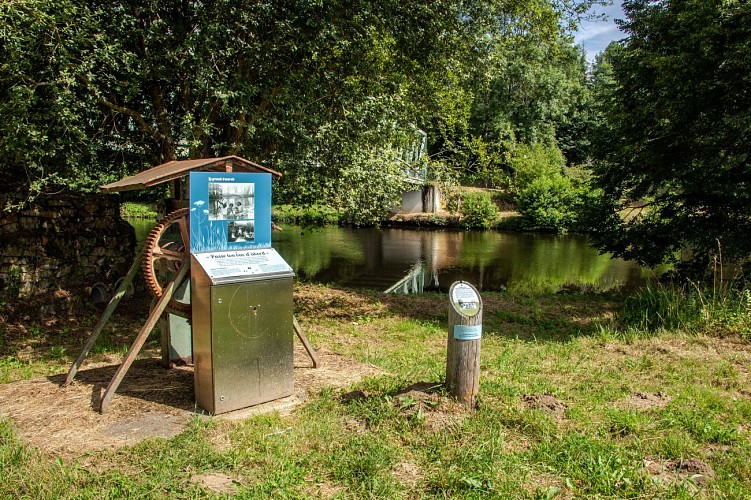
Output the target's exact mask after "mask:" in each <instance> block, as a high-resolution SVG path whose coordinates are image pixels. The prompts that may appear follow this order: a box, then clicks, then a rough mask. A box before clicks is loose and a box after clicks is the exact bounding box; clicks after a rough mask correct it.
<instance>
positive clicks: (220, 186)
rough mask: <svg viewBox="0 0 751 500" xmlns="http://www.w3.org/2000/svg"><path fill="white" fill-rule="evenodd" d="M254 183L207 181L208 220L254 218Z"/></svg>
mask: <svg viewBox="0 0 751 500" xmlns="http://www.w3.org/2000/svg"><path fill="white" fill-rule="evenodd" d="M254 201H255V184H253V183H252V182H243V183H228V182H210V183H209V220H248V219H254V218H255V217H254V216H255V210H254Z"/></svg>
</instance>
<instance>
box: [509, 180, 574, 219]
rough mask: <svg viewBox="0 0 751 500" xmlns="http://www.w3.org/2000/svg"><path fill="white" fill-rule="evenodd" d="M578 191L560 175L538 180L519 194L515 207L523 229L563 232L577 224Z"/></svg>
mask: <svg viewBox="0 0 751 500" xmlns="http://www.w3.org/2000/svg"><path fill="white" fill-rule="evenodd" d="M579 206H580V204H579V191H578V190H577V189H576V188H575V187H574V185H573V184H572V183H571V181H570V180H569V179H568V177H564V176H562V175H560V174H556V175H553V176H551V177H538V178H537V179H535V180H533V181H532V182H531V183H530V184H529V185H527V187H526V188H524V190H523V191H522V192H521V194H520V195H519V197H518V199H517V208H518V210H519V212H520V213H521V214H522V216H523V217H524V218H525V220H526V223H527V226H528V227H529V228H534V229H548V230H555V231H567V230H569V229H573V228H574V227H575V226H576V222H577V209H578V208H579Z"/></svg>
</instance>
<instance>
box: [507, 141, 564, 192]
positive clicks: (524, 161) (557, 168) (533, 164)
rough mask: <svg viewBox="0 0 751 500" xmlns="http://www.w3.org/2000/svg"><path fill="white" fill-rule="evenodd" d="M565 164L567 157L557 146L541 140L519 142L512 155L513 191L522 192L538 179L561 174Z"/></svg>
mask: <svg viewBox="0 0 751 500" xmlns="http://www.w3.org/2000/svg"><path fill="white" fill-rule="evenodd" d="M565 165H566V158H565V157H564V156H563V153H561V150H560V149H558V148H557V147H556V146H548V145H545V144H542V143H539V142H536V143H533V144H517V146H516V149H515V150H514V153H513V154H512V155H511V168H512V170H513V171H514V182H513V184H512V186H511V188H512V191H514V192H515V193H517V194H521V193H522V192H523V191H524V190H525V189H527V188H528V187H529V186H530V185H531V184H532V183H533V182H534V181H535V180H537V179H540V178H549V177H555V176H560V175H561V173H562V172H563V169H564V167H565Z"/></svg>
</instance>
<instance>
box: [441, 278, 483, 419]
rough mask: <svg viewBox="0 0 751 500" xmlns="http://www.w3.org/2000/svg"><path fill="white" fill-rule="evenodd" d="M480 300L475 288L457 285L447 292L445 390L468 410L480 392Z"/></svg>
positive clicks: (475, 402) (468, 285) (461, 284)
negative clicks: (447, 322)
mask: <svg viewBox="0 0 751 500" xmlns="http://www.w3.org/2000/svg"><path fill="white" fill-rule="evenodd" d="M481 337H482V299H481V298H480V294H479V292H478V291H477V289H476V288H475V287H473V286H472V285H470V284H469V283H465V282H463V281H458V282H456V283H454V284H453V285H451V289H450V290H449V327H448V344H447V349H446V388H447V389H448V392H449V394H451V395H452V396H453V397H455V398H456V399H457V400H458V401H460V402H462V403H464V404H466V405H467V406H470V407H475V405H476V404H477V394H478V392H480V339H481Z"/></svg>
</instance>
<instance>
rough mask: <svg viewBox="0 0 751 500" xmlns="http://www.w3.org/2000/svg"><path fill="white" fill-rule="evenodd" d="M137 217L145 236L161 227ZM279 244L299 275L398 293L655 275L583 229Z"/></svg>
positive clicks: (296, 233)
mask: <svg viewBox="0 0 751 500" xmlns="http://www.w3.org/2000/svg"><path fill="white" fill-rule="evenodd" d="M130 222H131V224H133V225H134V226H135V227H136V233H137V237H138V240H139V242H142V241H143V240H144V239H145V238H146V236H147V235H148V232H149V231H150V230H151V228H152V227H154V222H153V221H130ZM272 244H273V246H274V248H276V249H277V251H278V252H279V253H280V254H281V255H282V257H284V259H285V260H286V261H287V262H288V263H289V265H290V266H292V268H293V269H294V270H295V274H296V275H297V279H298V280H302V281H312V282H316V283H334V284H338V285H343V286H350V287H356V288H370V289H375V290H381V291H389V292H396V293H419V292H422V291H436V290H440V291H443V292H448V289H449V287H450V286H451V284H452V283H453V282H454V281H459V280H463V281H468V282H470V283H472V284H473V285H475V286H476V287H477V288H478V289H480V290H506V289H508V290H512V291H520V292H555V291H558V290H561V289H562V288H566V287H573V288H575V289H577V288H584V289H591V290H593V291H606V290H617V289H621V288H624V289H627V290H632V289H635V288H637V287H639V286H641V285H642V284H643V283H644V282H645V280H646V279H647V277H648V276H649V275H650V272H649V271H648V270H645V269H642V268H640V267H639V266H637V265H636V264H633V263H630V262H625V261H623V260H620V259H610V257H609V256H607V255H599V254H598V253H597V251H596V250H594V249H592V248H590V247H589V245H588V244H587V237H586V236H583V235H577V234H569V235H557V234H536V233H516V232H498V231H460V230H416V229H380V230H379V229H373V228H369V229H352V228H340V227H324V228H320V229H313V230H305V231H303V230H301V229H300V228H299V227H295V226H285V228H284V231H282V232H276V231H274V232H273V234H272Z"/></svg>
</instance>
